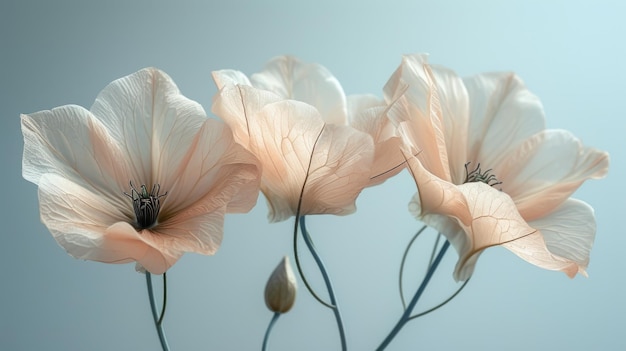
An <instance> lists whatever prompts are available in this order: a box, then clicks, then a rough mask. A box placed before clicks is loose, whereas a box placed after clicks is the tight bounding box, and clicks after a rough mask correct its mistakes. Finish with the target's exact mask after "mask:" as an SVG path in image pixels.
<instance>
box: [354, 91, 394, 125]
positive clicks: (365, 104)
mask: <svg viewBox="0 0 626 351" xmlns="http://www.w3.org/2000/svg"><path fill="white" fill-rule="evenodd" d="M386 105H387V104H386V103H385V101H384V100H382V99H380V98H379V97H377V96H375V95H372V94H360V95H349V96H348V97H347V100H346V106H347V109H348V124H349V125H351V126H353V127H354V126H355V124H358V123H359V118H358V116H359V115H360V114H361V113H362V112H363V111H365V110H368V109H370V108H373V107H385V106H386Z"/></svg>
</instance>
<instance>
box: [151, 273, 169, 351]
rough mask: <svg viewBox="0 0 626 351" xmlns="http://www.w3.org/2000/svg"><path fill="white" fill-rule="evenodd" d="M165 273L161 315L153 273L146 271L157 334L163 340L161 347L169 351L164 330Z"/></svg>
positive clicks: (164, 350)
mask: <svg viewBox="0 0 626 351" xmlns="http://www.w3.org/2000/svg"><path fill="white" fill-rule="evenodd" d="M165 284H166V280H165V274H163V308H162V310H161V315H160V316H159V314H158V312H157V307H156V301H155V298H154V290H153V289H152V275H151V274H150V273H149V272H146V285H147V286H148V298H149V299H150V310H151V311H152V318H153V319H154V325H155V326H156V330H157V334H158V335H159V341H160V342H161V348H162V349H163V351H169V349H170V347H169V345H168V344H167V339H166V338H165V332H164V331H163V324H162V322H163V314H164V313H165V300H166V297H167V295H166V289H165Z"/></svg>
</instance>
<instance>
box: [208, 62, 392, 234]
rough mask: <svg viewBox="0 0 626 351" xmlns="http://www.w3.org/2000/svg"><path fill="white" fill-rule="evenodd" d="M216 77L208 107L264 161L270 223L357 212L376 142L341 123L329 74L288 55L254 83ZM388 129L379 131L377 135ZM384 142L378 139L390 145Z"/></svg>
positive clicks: (342, 110)
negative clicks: (292, 217) (292, 218)
mask: <svg viewBox="0 0 626 351" xmlns="http://www.w3.org/2000/svg"><path fill="white" fill-rule="evenodd" d="M213 78H214V80H215V83H216V85H217V87H218V89H219V92H218V94H217V95H216V97H215V99H214V103H213V108H212V111H213V112H214V113H215V114H216V115H218V116H219V117H220V118H222V119H223V120H224V121H225V122H226V123H227V124H228V125H229V126H230V127H231V128H232V129H233V134H234V135H235V139H236V140H237V142H239V143H241V144H242V145H244V146H246V147H247V148H248V150H250V151H251V152H252V153H254V154H255V155H256V156H257V157H258V158H259V160H260V161H261V164H262V165H263V173H262V180H261V191H262V192H263V193H264V194H265V197H266V198H267V200H268V203H269V207H270V211H269V214H268V217H269V219H270V221H272V222H276V221H282V220H285V219H287V218H289V217H290V216H293V215H296V216H298V215H306V214H323V213H326V214H336V215H345V214H349V213H352V212H354V211H355V208H356V207H355V204H354V202H355V200H356V197H357V196H358V194H359V193H360V192H361V190H362V189H363V188H364V187H365V186H368V185H370V184H372V182H373V180H372V179H371V178H372V174H373V173H372V170H373V167H372V162H373V160H374V153H375V150H374V140H373V139H372V136H371V135H369V134H367V133H364V132H362V131H359V130H358V129H356V128H353V127H351V126H348V125H346V123H345V121H344V120H345V118H346V113H347V112H346V111H347V110H346V101H345V96H343V95H342V94H343V93H342V92H341V94H339V89H341V87H340V86H339V85H338V82H337V81H336V79H334V77H332V76H330V75H329V74H328V73H327V72H326V71H325V69H322V68H321V66H317V65H304V64H301V63H299V62H298V61H295V60H293V59H290V58H286V57H285V58H278V59H276V60H274V61H272V62H271V63H270V65H269V68H268V70H267V71H265V72H262V73H258V74H256V75H253V76H252V78H251V80H249V79H248V78H247V77H246V76H245V75H244V74H243V73H241V72H239V71H233V70H221V71H216V72H213ZM267 89H269V90H267ZM294 99H297V100H294ZM298 100H300V101H298ZM369 102H371V100H370V99H369V98H367V97H365V98H363V99H359V100H358V102H356V100H355V104H353V105H351V106H353V107H354V110H357V109H358V110H361V109H363V108H364V107H358V108H357V107H356V106H357V105H358V106H366V105H367V106H369ZM381 108H382V107H381ZM374 110H377V108H374V109H372V111H374ZM370 116H371V115H370ZM381 121H382V119H381ZM370 122H371V123H370V125H372V126H373V125H374V124H376V123H382V122H375V121H370ZM363 124H364V125H366V124H367V123H365V122H364V123H363ZM392 129H393V128H391V127H389V128H387V129H385V130H384V131H382V130H381V131H380V133H379V134H380V135H381V138H382V135H383V134H384V135H386V136H387V133H388V132H389V130H392ZM389 138H391V136H389ZM387 140H388V139H385V141H381V143H383V144H384V145H388V144H389V143H392V141H387ZM397 145H398V144H396V148H395V150H397ZM396 154H397V152H396ZM398 162H399V163H400V164H402V162H403V160H402V161H398ZM396 166H397V164H396ZM374 169H375V167H374ZM393 171H394V172H395V169H394V170H393ZM398 171H399V170H398ZM376 172H377V171H374V173H376ZM379 173H382V172H379ZM390 174H392V173H391V172H390ZM388 176H389V175H387V174H385V175H384V176H383V177H381V179H376V180H375V181H376V182H380V181H382V179H384V178H385V177H388Z"/></svg>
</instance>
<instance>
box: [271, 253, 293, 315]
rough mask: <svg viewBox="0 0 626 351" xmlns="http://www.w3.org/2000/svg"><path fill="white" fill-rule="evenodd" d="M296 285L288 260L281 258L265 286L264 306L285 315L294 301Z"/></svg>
mask: <svg viewBox="0 0 626 351" xmlns="http://www.w3.org/2000/svg"><path fill="white" fill-rule="evenodd" d="M297 290H298V285H297V284H296V277H295V275H294V274H293V270H292V269H291V265H290V264H289V258H288V257H287V256H285V257H283V259H282V260H281V261H280V263H279V264H278V266H276V269H274V272H272V275H271V276H270V278H269V279H268V280H267V285H265V304H266V305H267V308H269V309H270V310H271V311H273V312H278V313H285V312H287V311H289V310H290V309H291V307H292V306H293V303H294V302H295V300H296V292H297Z"/></svg>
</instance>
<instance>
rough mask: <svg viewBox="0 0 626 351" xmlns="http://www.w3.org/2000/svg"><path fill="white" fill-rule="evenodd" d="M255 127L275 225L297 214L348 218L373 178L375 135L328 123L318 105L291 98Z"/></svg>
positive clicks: (264, 113) (254, 120)
mask: <svg viewBox="0 0 626 351" xmlns="http://www.w3.org/2000/svg"><path fill="white" fill-rule="evenodd" d="M248 120H249V123H250V133H251V134H250V147H249V149H250V150H251V151H252V152H253V153H254V154H255V155H256V156H257V157H258V158H259V160H260V161H261V164H262V165H263V176H262V182H261V189H262V191H263V193H264V194H265V196H266V198H267V200H268V202H269V204H270V212H269V214H268V217H269V219H270V221H272V222H275V221H281V220H285V219H287V218H289V217H290V216H293V215H295V214H296V212H297V210H298V206H299V203H300V196H301V194H302V193H303V190H302V187H303V185H304V184H305V183H306V188H305V190H304V199H303V201H302V205H301V208H300V210H301V213H300V214H301V215H304V214H317V213H332V214H346V213H349V212H350V211H353V209H354V200H355V198H356V196H357V195H358V193H359V192H360V191H361V189H362V187H363V186H364V185H363V184H364V183H366V182H367V181H368V180H369V177H368V175H369V173H368V171H369V167H370V166H371V159H372V157H373V145H372V141H371V137H370V136H368V135H366V134H364V133H361V132H358V131H356V130H355V129H353V128H350V127H346V126H332V125H325V123H324V122H323V120H322V118H321V116H320V115H319V112H318V111H317V110H316V109H315V108H313V107H312V106H310V105H308V104H305V103H302V102H298V101H293V100H285V101H280V102H276V103H273V104H269V105H267V106H265V107H264V108H263V109H262V110H261V111H259V113H258V114H256V115H255V116H250V118H248Z"/></svg>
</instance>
